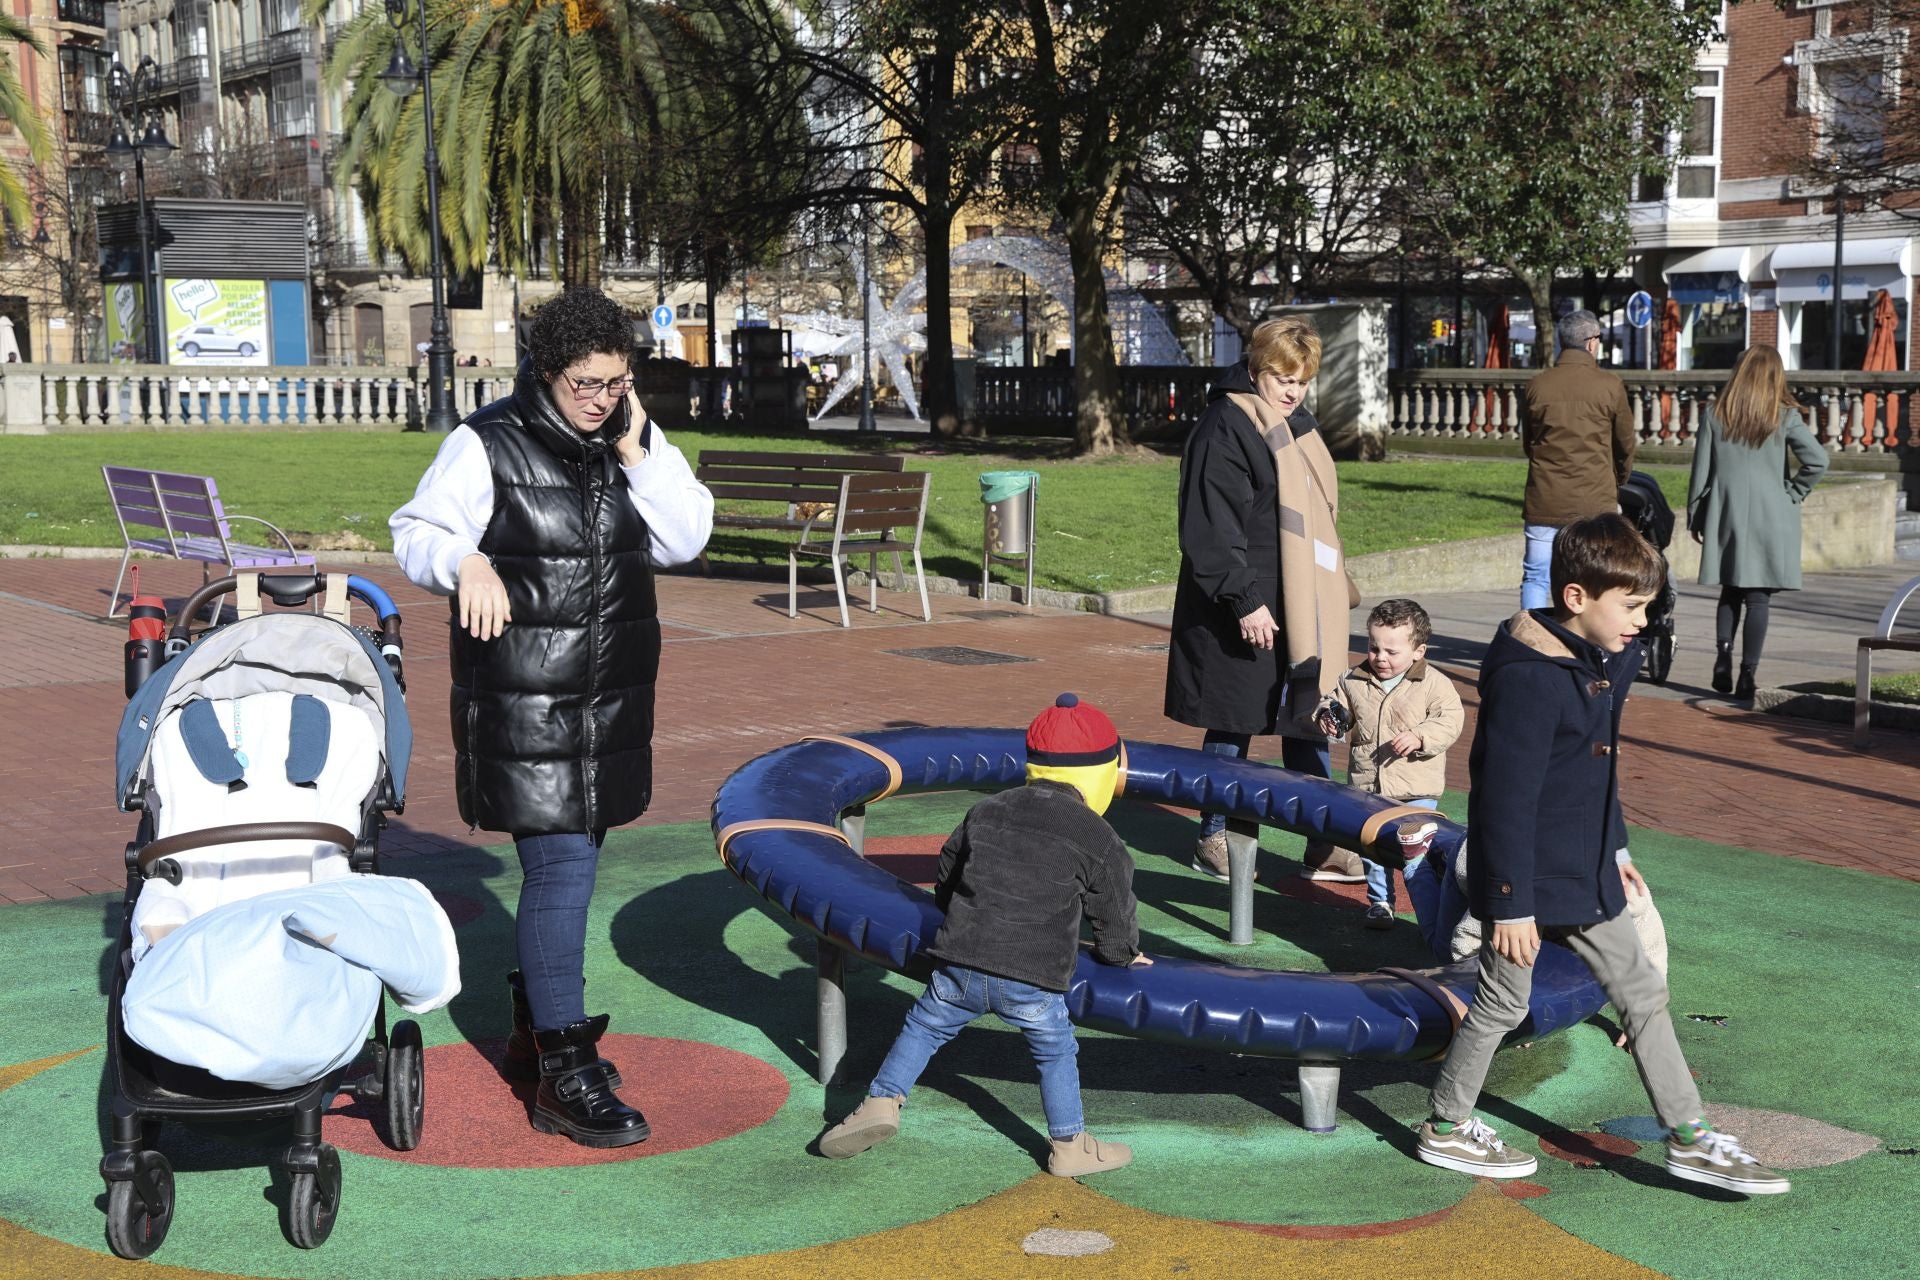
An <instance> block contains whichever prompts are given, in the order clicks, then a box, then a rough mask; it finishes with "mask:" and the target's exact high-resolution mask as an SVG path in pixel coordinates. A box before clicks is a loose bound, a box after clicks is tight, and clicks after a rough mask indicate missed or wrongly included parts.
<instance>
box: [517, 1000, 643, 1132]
mask: <svg viewBox="0 0 1920 1280" xmlns="http://www.w3.org/2000/svg"><path fill="white" fill-rule="evenodd" d="M606 1030H607V1015H606V1014H604V1013H603V1014H601V1015H599V1016H598V1017H594V1018H588V1019H587V1020H586V1021H585V1022H576V1023H574V1024H573V1025H571V1026H567V1027H562V1028H561V1029H560V1030H558V1031H544V1032H542V1031H536V1032H534V1041H535V1043H536V1044H537V1045H538V1046H539V1049H540V1091H539V1092H538V1093H536V1094H535V1095H534V1098H533V1127H534V1128H536V1129H538V1130H539V1131H540V1132H542V1133H559V1134H565V1135H566V1136H567V1137H569V1138H571V1139H573V1140H574V1141H575V1142H577V1143H579V1144H580V1145H581V1146H583V1147H624V1146H627V1145H629V1144H630V1143H635V1142H645V1141H646V1140H647V1139H648V1138H649V1137H650V1136H652V1133H653V1131H652V1130H651V1129H649V1128H648V1127H647V1118H646V1117H645V1116H643V1115H641V1114H640V1113H639V1112H638V1111H637V1110H635V1109H634V1108H632V1107H630V1106H628V1105H627V1104H626V1103H624V1102H622V1101H620V1097H619V1095H618V1094H616V1093H615V1092H614V1088H615V1085H614V1083H613V1079H612V1075H611V1073H610V1072H609V1071H608V1069H607V1064H606V1063H605V1061H603V1060H602V1059H601V1058H600V1056H599V1055H598V1054H597V1053H596V1052H594V1050H595V1048H596V1047H597V1046H598V1045H599V1043H600V1037H601V1036H602V1035H604V1034H605V1033H606Z"/></svg>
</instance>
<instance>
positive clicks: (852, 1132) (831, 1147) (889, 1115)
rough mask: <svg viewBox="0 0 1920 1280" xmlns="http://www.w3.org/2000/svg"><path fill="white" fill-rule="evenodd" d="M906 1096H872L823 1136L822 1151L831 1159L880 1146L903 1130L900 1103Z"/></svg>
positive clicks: (856, 1153) (841, 1158)
mask: <svg viewBox="0 0 1920 1280" xmlns="http://www.w3.org/2000/svg"><path fill="white" fill-rule="evenodd" d="M905 1101H906V1099H905V1098H900V1097H887V1098H868V1099H867V1100H866V1101H865V1102H862V1103H861V1104H860V1105H859V1106H858V1107H855V1108H854V1110H853V1114H852V1115H850V1116H848V1117H847V1118H846V1119H845V1120H842V1121H841V1122H840V1123H839V1124H837V1125H835V1126H833V1128H831V1129H829V1130H827V1131H826V1133H824V1134H822V1135H821V1138H820V1154H821V1155H823V1156H825V1157H826V1158H827V1159H829V1160H845V1159H846V1158H847V1157H848V1156H857V1155H859V1154H860V1153H861V1152H862V1151H865V1150H867V1149H868V1148H870V1147H877V1146H879V1145H880V1144H881V1143H883V1142H885V1141H886V1140H887V1139H888V1138H891V1137H892V1136H893V1135H894V1134H896V1133H898V1132H900V1104H901V1103H903V1102H905Z"/></svg>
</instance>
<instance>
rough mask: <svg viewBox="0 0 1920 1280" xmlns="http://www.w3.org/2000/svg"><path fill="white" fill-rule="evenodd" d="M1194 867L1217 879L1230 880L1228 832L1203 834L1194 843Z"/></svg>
mask: <svg viewBox="0 0 1920 1280" xmlns="http://www.w3.org/2000/svg"><path fill="white" fill-rule="evenodd" d="M1193 869H1194V870H1195V871H1198V872H1200V873H1201V874H1202V875H1209V876H1212V877H1213V878H1214V879H1215V880H1230V879H1232V877H1231V876H1229V875H1228V874H1227V833H1226V832H1225V831H1216V832H1214V833H1213V834H1212V835H1210V836H1201V837H1200V838H1199V839H1198V840H1196V841H1194V845H1193Z"/></svg>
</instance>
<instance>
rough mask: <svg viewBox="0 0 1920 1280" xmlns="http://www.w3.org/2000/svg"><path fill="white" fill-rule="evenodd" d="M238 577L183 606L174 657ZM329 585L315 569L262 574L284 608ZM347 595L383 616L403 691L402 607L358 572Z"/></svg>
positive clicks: (170, 648)
mask: <svg viewBox="0 0 1920 1280" xmlns="http://www.w3.org/2000/svg"><path fill="white" fill-rule="evenodd" d="M238 582H239V580H238V578H237V577H236V576H231V575H230V576H228V577H225V578H216V579H214V580H213V581H212V582H209V583H207V584H206V585H205V586H203V587H201V588H200V589H199V590H198V591H196V592H194V593H193V594H192V595H191V596H189V597H187V602H186V603H185V604H183V605H181V606H180V612H179V614H178V615H176V617H175V619H174V623H173V630H172V632H171V633H170V634H169V636H168V640H167V654H168V656H169V657H171V656H172V655H173V654H175V653H177V652H179V650H180V649H182V648H184V647H185V646H186V644H187V642H188V641H189V640H191V639H192V638H193V620H194V619H195V618H196V617H198V616H199V614H200V611H201V610H202V609H204V608H206V607H207V605H208V604H209V603H211V602H212V601H214V600H217V599H219V598H220V597H221V596H223V595H226V594H227V593H228V592H230V591H232V590H233V589H234V588H235V587H236V586H237V585H238ZM326 588H327V575H326V574H325V573H322V572H320V571H319V570H315V571H314V572H312V573H263V574H261V575H260V591H261V594H263V595H265V596H266V597H267V598H269V599H270V600H272V601H273V602H274V603H275V604H277V605H279V606H281V607H282V608H289V609H290V608H295V607H298V606H299V605H303V604H305V603H306V602H307V601H309V600H311V599H313V597H314V596H316V595H318V594H320V593H321V592H323V591H325V590H326ZM347 594H348V595H349V596H357V597H359V598H360V600H361V601H362V602H363V603H364V604H366V605H367V606H368V607H370V608H371V609H372V610H373V611H374V614H375V615H376V616H377V617H378V618H379V619H380V656H381V657H383V658H385V659H386V660H387V665H388V666H389V667H390V668H392V670H393V676H394V679H395V680H396V681H398V682H399V684H400V688H401V691H402V692H404V691H405V690H406V687H407V682H406V676H405V674H404V672H403V670H402V667H401V662H400V655H401V643H400V608H399V606H398V605H396V604H394V602H393V597H392V596H390V595H388V594H387V593H386V591H385V589H384V588H382V587H381V586H380V585H379V584H378V583H376V582H371V581H369V580H368V579H366V578H363V577H361V576H360V575H358V574H348V575H347Z"/></svg>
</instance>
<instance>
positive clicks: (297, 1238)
mask: <svg viewBox="0 0 1920 1280" xmlns="http://www.w3.org/2000/svg"><path fill="white" fill-rule="evenodd" d="M315 1155H316V1156H317V1157H318V1160H317V1165H316V1168H315V1171H314V1172H312V1173H295V1174H294V1175H293V1187H292V1191H291V1194H290V1195H289V1196H288V1199H287V1239H289V1240H291V1241H292V1242H293V1243H294V1245H295V1246H296V1247H298V1248H301V1249H317V1248H319V1247H320V1246H321V1245H323V1244H325V1243H326V1242H327V1237H328V1236H329V1235H332V1234H333V1220H334V1218H335V1216H336V1215H337V1214H338V1213H339V1212H340V1153H339V1152H338V1151H335V1150H334V1149H333V1145H332V1144H331V1143H326V1142H323V1143H321V1144H320V1146H319V1148H318V1150H317V1151H316V1152H315Z"/></svg>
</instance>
